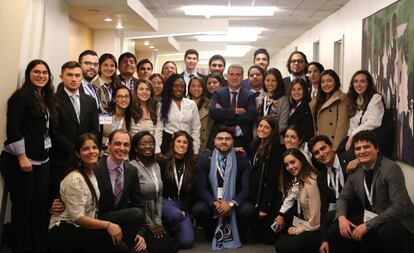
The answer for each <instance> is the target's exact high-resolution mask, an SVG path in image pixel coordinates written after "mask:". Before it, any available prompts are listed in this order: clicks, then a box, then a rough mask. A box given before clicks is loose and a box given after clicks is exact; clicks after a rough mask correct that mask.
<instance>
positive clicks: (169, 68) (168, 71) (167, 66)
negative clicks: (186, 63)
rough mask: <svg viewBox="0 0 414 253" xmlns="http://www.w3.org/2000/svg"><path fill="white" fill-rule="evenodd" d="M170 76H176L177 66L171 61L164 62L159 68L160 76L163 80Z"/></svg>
mask: <svg viewBox="0 0 414 253" xmlns="http://www.w3.org/2000/svg"><path fill="white" fill-rule="evenodd" d="M172 74H177V65H175V62H173V61H166V62H164V64H162V68H161V75H162V76H163V77H164V78H163V79H164V80H166V79H167V78H168V77H170V75H172Z"/></svg>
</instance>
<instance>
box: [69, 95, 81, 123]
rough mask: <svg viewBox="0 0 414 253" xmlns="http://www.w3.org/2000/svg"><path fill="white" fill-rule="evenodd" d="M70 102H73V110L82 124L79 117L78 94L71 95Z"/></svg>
mask: <svg viewBox="0 0 414 253" xmlns="http://www.w3.org/2000/svg"><path fill="white" fill-rule="evenodd" d="M70 100H72V105H73V109H75V113H76V117H77V118H78V122H80V120H79V116H80V104H79V98H78V97H77V95H76V94H71V95H70Z"/></svg>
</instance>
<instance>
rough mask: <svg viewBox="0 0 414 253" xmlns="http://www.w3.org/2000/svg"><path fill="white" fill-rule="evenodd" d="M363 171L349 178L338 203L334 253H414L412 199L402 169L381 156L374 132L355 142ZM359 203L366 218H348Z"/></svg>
mask: <svg viewBox="0 0 414 253" xmlns="http://www.w3.org/2000/svg"><path fill="white" fill-rule="evenodd" d="M352 146H353V149H354V152H355V156H356V157H357V159H358V160H359V162H360V165H359V167H358V168H357V169H356V170H355V171H354V172H353V173H352V174H350V175H349V176H348V179H347V181H346V183H345V186H344V188H343V189H342V191H341V193H340V194H339V197H338V200H337V201H336V217H337V220H338V222H337V223H334V224H333V225H332V226H331V227H330V229H329V234H328V236H329V245H330V248H331V251H330V252H355V250H357V249H361V248H371V249H375V250H378V249H381V250H382V251H383V252H412V251H410V250H409V243H412V241H413V240H414V206H413V203H412V202H411V199H410V197H409V196H408V193H407V189H406V186H405V182H404V175H403V173H402V171H401V168H400V166H399V165H398V164H396V163H395V162H393V161H391V160H389V159H387V158H385V157H383V156H381V155H380V154H379V150H378V140H377V137H376V136H375V134H374V133H373V132H371V131H361V132H359V133H358V134H356V135H355V136H354V138H353V140H352ZM354 200H359V201H360V202H361V203H362V206H363V208H364V214H363V215H359V216H355V217H350V216H349V215H348V214H347V210H348V209H349V205H350V202H351V201H354Z"/></svg>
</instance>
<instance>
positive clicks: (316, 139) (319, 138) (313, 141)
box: [308, 135, 333, 153]
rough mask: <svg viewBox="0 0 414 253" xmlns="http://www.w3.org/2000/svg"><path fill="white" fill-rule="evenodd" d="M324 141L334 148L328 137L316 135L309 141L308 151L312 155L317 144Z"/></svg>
mask: <svg viewBox="0 0 414 253" xmlns="http://www.w3.org/2000/svg"><path fill="white" fill-rule="evenodd" d="M320 141H323V142H325V143H326V145H328V146H331V147H333V144H332V141H331V140H330V139H329V138H328V136H326V135H316V136H313V137H312V138H310V140H309V141H308V149H309V151H310V152H311V153H313V152H312V149H313V147H314V146H315V145H316V143H318V142H320Z"/></svg>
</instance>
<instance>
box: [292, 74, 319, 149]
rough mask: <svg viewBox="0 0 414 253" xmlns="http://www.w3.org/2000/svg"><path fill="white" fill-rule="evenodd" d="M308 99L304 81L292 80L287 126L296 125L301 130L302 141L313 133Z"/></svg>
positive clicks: (300, 79)
mask: <svg viewBox="0 0 414 253" xmlns="http://www.w3.org/2000/svg"><path fill="white" fill-rule="evenodd" d="M308 98H309V91H308V89H307V88H306V83H305V80H303V79H302V78H297V79H295V80H293V81H292V83H291V84H290V91H289V102H290V114H289V119H288V125H289V126H290V125H298V126H300V127H301V128H302V133H303V141H308V140H309V139H310V138H311V137H313V135H314V133H315V131H314V129H313V118H312V112H311V110H310V107H309V99H308Z"/></svg>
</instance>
